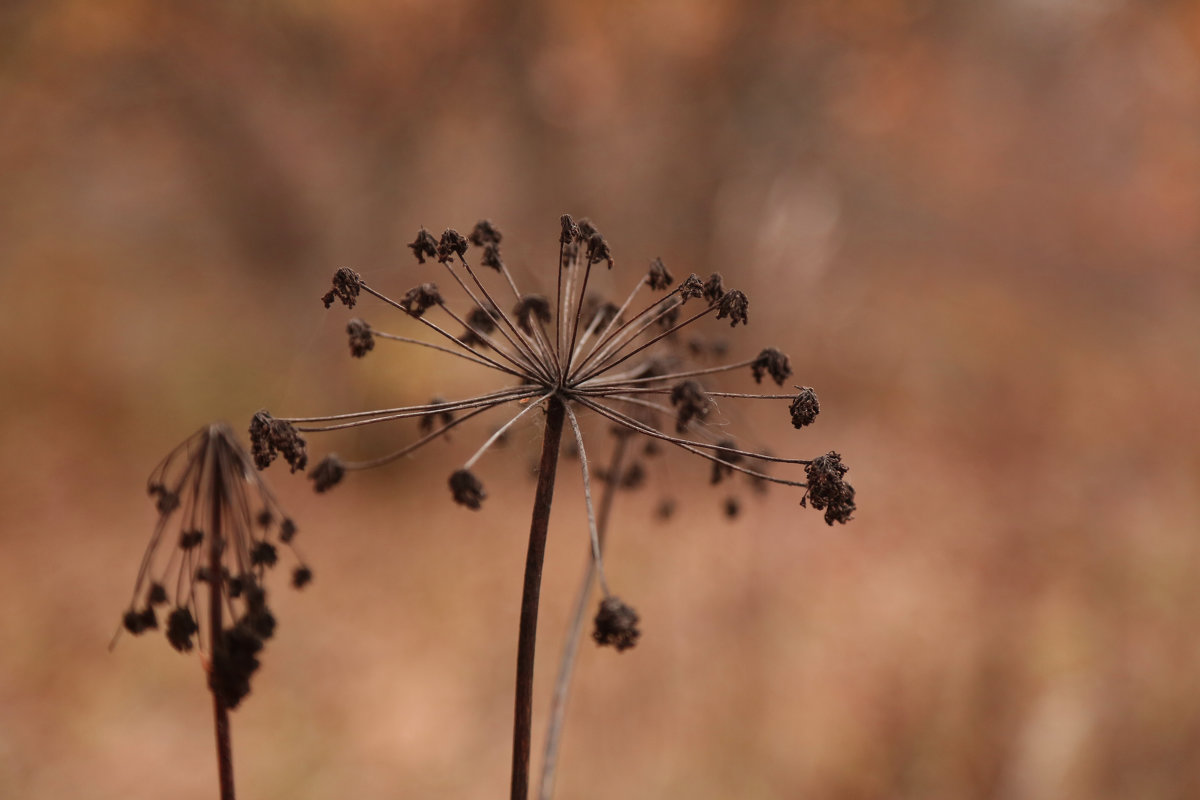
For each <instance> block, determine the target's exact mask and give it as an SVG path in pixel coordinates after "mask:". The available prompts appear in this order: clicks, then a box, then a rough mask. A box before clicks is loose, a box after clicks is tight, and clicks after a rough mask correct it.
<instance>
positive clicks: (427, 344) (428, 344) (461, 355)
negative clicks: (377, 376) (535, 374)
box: [371, 329, 525, 378]
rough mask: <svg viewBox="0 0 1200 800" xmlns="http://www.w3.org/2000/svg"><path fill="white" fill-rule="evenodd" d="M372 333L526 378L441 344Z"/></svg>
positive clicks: (380, 332) (372, 331)
mask: <svg viewBox="0 0 1200 800" xmlns="http://www.w3.org/2000/svg"><path fill="white" fill-rule="evenodd" d="M371 333H373V334H374V335H375V336H377V337H378V338H380V339H391V340H392V341H394V342H406V343H408V344H415V345H420V346H421V347H429V348H432V349H434V350H441V351H442V352H443V353H449V354H450V355H452V356H457V357H459V358H462V359H465V360H467V361H471V362H473V363H475V364H482V365H483V366H485V367H491V368H492V369H498V370H500V371H501V372H507V373H508V374H509V375H516V376H518V377H521V378H523V377H525V374H524V373H521V372H517V371H516V370H514V369H509V368H508V367H504V366H496V364H495V363H488V362H487V361H484V360H483V359H482V358H475V357H472V356H469V355H467V354H466V353H460V352H459V351H457V350H451V349H450V348H449V347H442V346H441V345H440V344H434V343H433V342H426V341H423V340H421V339H412V338H409V337H408V336H397V335H396V334H394V333H384V332H383V331H377V330H374V329H372V330H371Z"/></svg>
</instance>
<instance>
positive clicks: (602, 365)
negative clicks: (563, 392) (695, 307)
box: [575, 303, 719, 383]
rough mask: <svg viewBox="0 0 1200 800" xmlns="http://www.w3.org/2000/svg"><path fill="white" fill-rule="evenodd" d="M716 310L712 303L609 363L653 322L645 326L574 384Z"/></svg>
mask: <svg viewBox="0 0 1200 800" xmlns="http://www.w3.org/2000/svg"><path fill="white" fill-rule="evenodd" d="M718 308H719V306H718V305H717V304H716V303H713V304H712V305H710V306H709V307H708V308H706V309H704V310H703V311H701V312H699V313H697V314H693V315H692V316H690V317H688V318H687V319H685V320H684V321H683V322H680V323H678V324H676V325H674V326H673V327H670V328H668V329H667V330H665V331H663V332H662V333H660V334H658V335H657V336H655V337H654V338H653V339H651V340H650V341H648V342H646V343H644V344H641V345H638V346H637V347H636V348H634V349H633V350H630V351H629V352H628V353H626V354H625V355H623V356H621V357H620V358H618V359H617V360H616V361H611V360H610V359H612V358H613V357H614V356H616V355H618V354H619V353H620V352H621V350H622V349H623V348H625V347H628V346H629V345H630V344H632V343H633V341H634V339H636V338H637V337H638V336H640V335H641V334H642V332H643V331H645V330H646V329H647V328H649V327H650V324H653V322H651V323H650V324H647V325H646V326H644V327H642V328H641V329H639V330H638V332H637V333H635V334H634V335H633V337H632V338H630V339H628V340H626V341H625V342H622V343H621V345H620V346H619V347H617V349H616V350H614V351H613V352H611V353H609V354H608V355H605V356H601V357H600V358H599V359H597V363H595V364H593V365H592V367H591V368H590V369H589V370H588V371H587V372H586V373H583V374H581V375H579V377H578V378H577V379H576V381H575V382H576V383H582V382H583V381H586V380H588V379H589V378H594V377H595V376H597V375H599V374H600V373H601V372H607V371H608V370H610V369H612V368H613V367H615V366H617V364H621V363H623V362H625V361H627V360H629V359H630V358H633V357H634V356H635V355H637V354H638V353H640V352H642V351H643V350H645V349H646V348H647V347H650V346H652V345H654V344H655V343H656V342H659V341H661V340H662V339H665V338H666V337H668V336H670V335H671V334H672V333H674V332H675V331H677V330H679V329H680V328H686V327H687V326H688V325H691V324H692V323H693V322H695V321H696V320H698V319H700V318H701V317H703V316H704V315H705V314H710V313H712V312H713V311H716V310H717V309H718ZM577 374H578V373H577Z"/></svg>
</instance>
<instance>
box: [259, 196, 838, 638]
mask: <svg viewBox="0 0 1200 800" xmlns="http://www.w3.org/2000/svg"><path fill="white" fill-rule="evenodd" d="M559 234H560V235H559V242H558V245H559V252H558V259H557V261H555V262H554V263H555V264H556V265H557V266H556V268H552V269H551V270H550V272H549V275H548V276H547V277H548V279H549V281H552V282H553V283H554V291H553V294H552V295H551V294H550V292H549V291H547V295H549V296H543V295H541V294H538V293H535V292H530V291H525V290H524V289H522V288H521V287H519V286H518V285H517V282H516V280H515V279H514V277H513V275H512V273H511V272H510V270H509V268H508V267H507V266H506V265H505V264H504V262H503V261H502V260H501V259H500V258H499V251H498V248H499V245H500V242H501V240H502V236H501V234H500V231H499V230H497V228H496V226H495V225H494V224H492V223H491V222H490V221H487V220H484V221H481V222H479V223H478V224H476V225H475V227H474V229H473V230H472V231H471V235H470V236H469V237H463V236H461V235H460V234H458V233H457V232H455V231H454V230H453V229H448V230H447V231H446V232H445V233H444V234H443V235H442V237H441V239H440V240H437V241H435V240H434V239H433V237H432V236H431V235H430V234H429V233H428V232H426V231H424V230H422V231H421V232H419V233H418V234H417V237H416V239H415V241H414V242H413V243H412V244H411V245H410V247H411V248H412V250H413V253H414V255H415V257H416V260H417V262H418V263H419V264H424V263H426V261H427V259H434V260H436V265H435V267H436V269H437V270H438V271H439V272H441V273H443V274H442V279H443V280H444V285H446V286H452V287H453V293H454V294H455V295H459V294H461V298H457V297H452V296H451V295H450V294H443V293H442V292H441V291H439V290H438V288H437V286H435V285H434V284H433V283H429V282H426V283H421V284H419V285H418V286H417V287H416V288H414V289H412V290H410V291H409V292H407V293H406V294H404V295H403V296H402V297H401V299H399V300H394V299H392V298H391V297H389V296H388V295H386V294H384V293H383V292H381V291H380V290H379V289H377V288H376V287H374V286H372V285H369V284H368V283H366V282H364V281H362V279H361V278H359V277H357V276H355V279H354V281H353V282H352V284H353V286H354V288H355V291H356V292H361V293H363V294H365V295H369V296H371V297H373V298H375V299H377V300H379V301H380V302H381V303H382V304H384V305H385V306H387V307H390V308H392V309H395V310H398V311H399V312H401V313H402V314H403V315H405V316H406V317H407V320H406V323H407V324H409V325H414V326H419V327H421V328H424V330H425V331H426V332H427V333H428V334H429V336H430V337H433V338H432V339H431V340H427V339H420V338H415V337H413V336H405V335H399V334H396V333H388V332H385V331H383V330H380V329H379V326H378V324H377V323H376V324H374V325H372V326H370V327H366V324H365V323H363V327H356V328H355V329H354V331H352V332H351V336H352V337H353V336H355V335H356V333H355V331H357V332H359V333H358V334H357V335H359V336H361V335H362V333H361V332H362V331H369V332H370V335H371V337H372V341H374V342H399V343H404V344H406V345H412V346H418V347H425V348H430V349H433V350H437V351H439V352H442V353H445V354H448V355H451V356H453V357H457V358H460V359H462V360H465V361H468V362H470V363H471V364H474V365H476V366H479V367H482V368H485V369H488V370H491V371H493V372H494V373H496V374H498V375H499V376H501V377H502V378H503V379H504V385H502V386H499V387H497V388H496V389H494V390H492V391H489V392H486V393H484V394H480V395H478V396H475V397H467V398H463V399H457V400H440V399H435V400H433V401H431V402H429V403H426V404H422V405H414V406H402V407H396V408H385V409H380V410H375V411H355V412H351V413H347V414H335V415H330V416H317V417H304V418H290V419H287V420H273V419H272V418H271V417H269V416H268V415H265V412H264V417H263V418H262V419H259V418H258V417H256V423H255V425H257V428H258V429H259V430H260V433H259V434H258V436H257V437H256V439H255V441H256V453H257V452H258V450H259V445H258V444H257V443H258V442H259V441H260V440H261V441H262V442H263V444H262V447H261V449H263V451H264V452H267V453H270V446H271V445H272V444H273V443H275V441H276V440H275V438H272V437H271V436H268V435H266V434H265V433H262V431H269V430H273V429H271V428H270V425H272V424H274V423H275V422H286V423H288V424H290V425H292V426H295V427H294V431H295V432H296V435H297V436H298V435H299V434H301V433H303V434H310V433H318V432H325V431H334V430H343V429H347V428H353V427H359V426H364V425H374V424H376V423H381V422H386V421H393V420H400V419H406V418H415V419H417V420H419V421H420V423H421V424H420V425H419V426H418V437H417V438H416V439H415V440H413V441H410V442H408V443H407V444H405V445H404V446H402V447H400V448H398V449H396V450H395V451H393V452H391V453H387V454H385V455H381V456H379V457H376V458H371V459H369V460H364V461H348V460H347V461H342V460H340V459H336V460H334V461H330V460H329V459H326V460H323V461H322V462H320V464H319V465H318V466H317V467H316V468H314V470H313V472H312V474H311V476H310V477H312V478H313V479H314V485H315V487H316V488H317V489H318V490H324V489H328V488H329V487H330V486H332V485H334V484H335V483H336V482H337V481H338V480H340V479H341V478H342V476H343V475H344V474H349V473H351V472H354V471H356V470H362V469H369V468H373V467H377V466H380V465H383V464H386V463H390V462H391V461H394V460H396V459H398V458H401V457H403V456H406V455H408V454H410V453H413V452H415V451H417V450H419V449H420V448H422V447H424V446H425V445H426V444H428V443H429V442H432V441H433V440H435V439H439V438H444V437H446V435H447V433H448V432H449V431H451V430H452V429H453V428H455V427H457V426H459V425H460V424H463V423H465V422H467V421H468V420H470V419H472V418H474V417H476V416H479V415H482V414H484V413H487V412H491V411H496V410H500V409H503V408H506V407H507V408H511V409H512V412H511V413H510V415H509V417H508V418H507V419H506V420H502V421H500V422H499V423H498V426H493V428H492V430H493V433H492V434H491V435H490V436H489V437H488V438H487V439H486V441H484V442H483V443H482V445H480V446H479V447H478V449H477V450H475V451H474V452H473V453H472V454H471V455H470V456H469V457H468V458H467V459H466V460H465V461H464V462H463V463H462V465H461V467H459V468H458V469H456V470H455V471H453V472H452V474H451V475H450V476H449V479H448V486H449V490H450V495H451V497H452V498H453V500H454V501H455V502H456V503H458V504H460V505H463V506H466V507H467V508H470V509H474V510H479V509H481V508H482V505H483V501H484V500H485V498H486V496H487V495H486V492H485V491H484V482H483V480H481V477H480V472H479V468H478V466H477V465H479V464H480V462H481V460H482V459H483V458H484V456H485V455H486V454H487V453H488V452H490V451H491V448H492V447H493V445H495V444H496V443H498V442H500V441H502V440H503V438H504V436H505V435H506V432H507V431H508V430H509V429H510V428H511V427H512V426H513V425H515V424H517V423H518V422H519V421H520V420H521V419H522V418H525V417H527V416H528V415H529V414H531V413H533V412H534V411H535V410H537V411H538V412H539V413H542V412H544V413H545V415H546V417H547V419H549V417H550V416H551V412H553V413H556V414H559V415H560V416H559V420H560V422H559V423H558V424H559V425H560V430H561V429H562V428H561V426H562V425H563V422H562V420H563V419H565V422H566V423H569V425H570V430H571V432H572V434H573V437H574V444H573V449H574V451H575V452H577V453H578V456H579V459H578V460H579V464H580V469H581V471H582V477H583V484H584V497H585V501H586V503H585V505H586V507H587V509H588V531H589V538H590V540H591V542H592V549H593V558H594V560H595V562H596V564H597V575H598V577H599V579H600V584H601V588H602V590H603V595H604V598H605V600H604V602H603V603H602V607H601V611H602V614H601V617H602V618H603V621H604V626H607V627H603V626H602V627H598V631H600V630H601V629H603V630H604V631H605V633H604V634H603V636H602V637H599V639H600V640H602V641H605V642H607V643H613V644H617V646H618V647H621V646H631V645H632V643H633V641H634V640H636V627H635V625H634V623H633V622H629V621H628V620H629V619H630V615H632V611H630V610H628V607H626V606H624V605H623V604H621V603H619V601H616V600H615V598H613V597H612V595H611V592H609V591H608V587H607V584H606V582H605V578H604V573H603V565H602V561H601V553H600V548H599V545H598V544H597V540H598V537H597V533H596V521H595V514H594V509H593V506H592V497H591V476H592V474H593V472H592V471H590V469H589V456H588V452H587V444H586V442H585V439H587V438H588V437H585V435H584V432H583V431H584V428H585V426H587V425H588V420H589V419H590V420H592V423H593V424H595V423H597V422H598V423H600V424H601V425H602V426H603V428H604V429H605V430H607V429H609V428H614V427H615V428H616V429H618V430H620V431H621V432H622V435H623V436H630V435H633V436H640V437H643V438H644V439H645V440H646V441H648V442H650V443H652V444H653V445H654V447H655V448H657V447H660V446H670V447H674V448H677V449H679V450H681V451H683V452H685V453H688V454H690V455H694V456H696V457H698V458H701V459H704V460H706V461H707V462H708V463H709V464H710V465H711V477H712V480H713V481H714V482H726V481H728V480H729V479H730V478H732V477H734V476H736V475H743V476H746V477H748V478H750V479H752V481H753V482H754V483H755V484H756V485H766V484H768V483H774V484H781V485H785V486H792V487H799V488H801V489H806V490H807V494H806V495H805V498H804V500H805V503H806V504H808V505H813V506H814V507H818V508H819V509H824V510H826V518H827V519H834V520H837V521H842V522H844V521H846V520H847V519H849V516H850V515H849V512H848V511H847V510H846V509H847V508H848V507H849V508H851V510H852V497H853V490H852V489H849V487H848V485H846V484H844V482H842V481H841V480H840V479H841V474H840V473H839V474H838V476H837V477H838V482H837V485H838V486H839V487H844V488H839V489H837V490H836V491H834V490H833V489H831V488H829V483H830V481H831V478H830V476H831V475H832V474H833V473H834V472H836V470H832V471H831V470H830V468H828V467H827V466H826V467H818V468H815V471H814V467H813V464H824V463H825V462H824V461H808V460H804V459H796V458H784V457H780V456H774V455H768V454H764V453H761V452H754V451H753V450H751V449H749V448H747V447H745V446H744V445H742V444H740V443H739V440H738V438H737V437H736V436H734V435H730V434H729V433H728V432H727V431H728V430H729V429H728V428H727V427H725V426H722V427H720V428H718V427H717V426H716V425H714V421H719V422H722V423H724V422H725V420H724V410H723V409H722V408H720V407H719V405H718V403H723V402H724V401H725V400H726V399H729V400H733V399H737V400H767V401H783V400H791V401H792V420H793V423H794V424H797V425H798V424H799V422H798V420H805V419H806V415H807V413H808V400H807V399H805V396H804V394H803V393H802V394H801V396H800V397H798V398H796V397H793V395H791V394H760V393H741V392H730V391H723V390H721V389H720V388H719V387H714V386H712V385H711V384H710V381H711V380H713V379H716V378H718V376H719V375H721V374H730V373H734V372H736V371H744V370H746V368H747V367H749V368H750V372H751V374H752V375H753V377H754V379H755V381H756V383H761V382H762V379H763V377H764V376H770V378H771V379H772V380H773V381H775V382H776V383H777V384H779V385H782V383H783V381H784V380H786V379H787V378H788V377H790V376H791V374H792V368H791V365H790V363H789V361H788V358H787V356H786V355H784V354H783V353H782V352H781V351H780V350H778V349H776V348H773V347H768V348H765V349H764V348H761V347H759V348H755V349H753V350H750V351H749V352H750V353H751V354H753V353H757V355H748V356H747V357H745V358H741V359H736V358H735V359H733V360H732V361H731V362H729V363H719V364H717V365H715V366H689V365H688V359H689V358H691V357H694V358H698V359H701V362H702V363H703V360H704V359H724V357H725V353H726V351H727V348H728V345H727V344H725V343H724V342H723V341H719V342H711V341H703V342H699V343H691V344H692V346H691V347H690V350H691V353H690V355H689V353H688V352H686V350H685V349H683V348H686V347H687V343H685V340H684V339H682V338H681V337H680V336H679V332H680V331H683V330H684V329H691V330H695V329H694V328H692V326H694V325H697V323H699V322H700V321H701V320H702V319H703V318H705V317H712V318H715V319H718V320H725V319H727V320H729V321H730V325H731V326H732V327H737V326H739V325H745V324H747V322H748V313H747V310H748V307H749V302H748V300H747V298H746V295H745V294H744V293H743V292H741V291H738V290H736V289H732V290H731V289H728V288H727V287H726V285H725V281H724V279H723V278H722V276H721V275H719V274H716V273H714V274H713V275H711V276H710V277H709V278H708V280H707V281H702V280H701V279H700V278H699V276H697V275H695V274H692V275H689V276H688V277H687V278H686V279H684V280H683V281H682V282H681V283H679V284H678V285H675V286H674V287H673V288H672V284H673V279H672V276H671V274H670V272H669V271H668V270H667V268H666V267H665V265H664V264H663V262H662V260H661V259H655V260H654V261H653V262H651V264H650V268H649V271H648V272H646V273H643V276H642V277H640V278H639V279H638V280H637V282H636V284H635V285H634V286H633V288H632V290H631V291H630V292H629V294H628V296H627V297H625V298H624V299H623V301H622V300H620V299H619V298H618V300H617V301H616V302H609V301H608V300H606V299H604V298H599V297H594V296H593V295H592V294H591V293H589V291H588V288H589V281H590V277H591V275H592V269H593V268H594V267H595V266H596V265H598V264H601V263H603V264H605V265H606V267H608V268H610V269H611V268H612V266H613V264H614V255H613V252H612V249H611V247H610V246H609V244H608V242H607V241H606V239H605V238H604V236H603V235H601V234H600V233H599V231H597V229H596V227H595V225H593V224H592V223H591V222H589V221H587V220H579V221H578V222H577V221H576V220H575V219H573V218H572V217H570V216H569V215H563V217H562V218H561V219H560V231H559ZM471 247H474V248H476V251H475V252H474V253H473V252H472V251H471ZM479 249H482V253H480V252H479ZM480 267H487V268H488V270H487V271H486V272H485V271H484V270H482V269H480ZM491 270H495V273H492V272H491ZM340 274H341V273H340V272H339V275H340ZM485 278H486V280H485ZM339 281H340V283H339ZM347 281H348V279H347V278H345V277H342V278H338V277H335V283H334V285H335V289H336V288H337V287H338V286H339V285H347ZM445 281H448V282H445ZM647 293H656V296H655V297H652V298H649V299H645V295H646V294H647ZM335 294H337V296H339V297H340V296H341V295H340V294H338V293H337V292H335ZM639 297H640V298H642V299H643V302H641V303H639ZM460 303H461V304H462V305H460ZM506 308H507V309H512V311H511V312H506V311H505V310H504V309H506ZM457 331H462V333H456V332H457ZM747 377H749V376H747ZM812 404H813V411H812V414H813V415H814V416H815V395H814V396H813V397H812ZM811 421H812V420H811V418H807V420H806V421H804V424H808V423H809V422H811ZM547 424H549V423H547ZM718 430H721V433H720V434H718V433H717V431H718ZM280 440H281V441H282V435H281V437H280ZM289 441H290V440H289ZM276 449H279V448H278V446H276ZM556 451H557V450H556ZM822 458H825V457H822ZM262 461H267V462H268V463H269V459H266V458H264V459H262ZM839 463H840V462H839ZM335 466H336V469H335V468H334V467H335ZM768 466H770V467H786V468H790V469H793V470H796V469H803V470H804V471H805V473H804V476H803V477H804V478H806V480H797V479H795V478H788V477H785V476H781V475H775V474H772V473H770V472H768V471H767V468H768ZM483 477H484V479H486V475H484V476H483ZM602 477H604V478H606V479H607V480H609V481H612V482H613V483H614V485H623V486H627V487H635V486H640V485H642V483H643V482H644V481H645V469H644V467H643V465H642V464H641V463H634V464H632V465H631V466H629V467H628V469H627V470H623V471H622V472H620V473H618V474H613V475H608V474H606V475H604V476H602ZM797 477H799V476H797ZM814 486H815V487H816V488H814ZM818 504H820V505H819V506H818ZM848 504H849V505H848ZM724 508H725V513H726V514H727V515H730V516H733V515H735V514H736V510H737V509H738V508H740V505H738V503H737V501H736V499H735V500H734V501H732V502H726V504H725V506H724ZM673 509H674V503H673V502H672V503H671V504H669V505H663V506H662V511H661V513H662V514H663V515H664V516H666V515H669V514H670V513H671V512H672V511H673ZM830 509H833V510H832V511H830ZM633 619H634V621H636V616H634V617H633ZM622 620H625V622H622ZM622 625H624V627H622ZM598 626H599V620H598ZM614 626H615V627H614Z"/></svg>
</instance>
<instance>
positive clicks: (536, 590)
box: [511, 395, 565, 800]
mask: <svg viewBox="0 0 1200 800" xmlns="http://www.w3.org/2000/svg"><path fill="white" fill-rule="evenodd" d="M564 411H565V407H564V405H563V401H562V399H561V398H560V397H558V396H557V395H555V396H554V397H551V398H550V402H549V404H548V406H547V408H546V431H545V433H544V435H543V436H544V438H543V439H542V459H541V462H540V465H539V468H538V482H537V493H536V494H535V495H534V498H533V518H532V520H531V521H530V524H529V550H528V552H527V553H526V556H525V585H524V587H523V589H522V592H521V624H520V629H519V632H518V634H517V690H516V702H515V710H514V713H513V757H512V793H511V800H527V799H528V797H529V751H530V731H531V729H532V727H533V661H534V653H535V651H536V649H537V617H538V601H539V599H540V596H541V591H542V562H543V561H544V560H545V557H546V532H547V531H548V530H549V527H550V504H551V502H552V501H553V500H554V478H555V475H556V474H557V472H558V448H559V445H560V444H561V443H562V432H563V418H564V416H565V413H564Z"/></svg>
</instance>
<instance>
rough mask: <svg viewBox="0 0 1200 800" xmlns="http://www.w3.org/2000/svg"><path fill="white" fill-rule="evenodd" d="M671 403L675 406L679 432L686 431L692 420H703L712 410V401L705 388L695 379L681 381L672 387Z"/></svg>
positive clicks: (676, 426) (676, 424)
mask: <svg viewBox="0 0 1200 800" xmlns="http://www.w3.org/2000/svg"><path fill="white" fill-rule="evenodd" d="M671 405H673V406H675V412H676V417H675V430H676V432H678V433H686V432H687V429H688V423H689V422H691V421H692V420H696V421H697V422H703V421H704V420H705V419H707V418H708V412H709V411H711V410H712V401H711V400H709V399H708V395H707V394H705V392H704V388H703V387H702V386H701V385H700V384H699V383H697V382H696V381H693V380H685V381H680V382H679V383H677V384H675V385H674V386H673V387H671Z"/></svg>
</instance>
